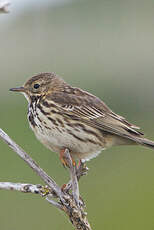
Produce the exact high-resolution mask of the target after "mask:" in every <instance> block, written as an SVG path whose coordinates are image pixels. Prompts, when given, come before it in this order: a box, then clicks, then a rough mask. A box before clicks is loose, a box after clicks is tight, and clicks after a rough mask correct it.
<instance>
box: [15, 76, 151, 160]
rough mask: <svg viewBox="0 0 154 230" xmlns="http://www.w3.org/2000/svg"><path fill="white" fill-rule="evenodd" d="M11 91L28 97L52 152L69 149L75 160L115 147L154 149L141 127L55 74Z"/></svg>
mask: <svg viewBox="0 0 154 230" xmlns="http://www.w3.org/2000/svg"><path fill="white" fill-rule="evenodd" d="M10 90H11V91H17V92H22V93H23V94H24V95H25V97H26V98H27V100H28V104H29V106H28V120H29V123H30V126H31V128H32V130H33V131H34V133H35V135H36V136H37V138H38V139H39V140H40V141H41V142H42V143H43V144H44V145H45V146H47V147H48V148H49V149H51V150H52V151H55V152H58V153H60V152H62V151H63V149H65V148H68V149H69V150H70V152H71V155H72V158H78V159H85V160H89V159H91V158H93V157H94V156H96V155H97V154H98V153H100V152H101V150H103V149H105V148H108V147H111V146H114V145H133V144H140V145H144V146H147V147H150V148H154V142H153V141H151V140H148V139H145V138H144V137H143V134H142V133H141V132H139V131H138V130H137V129H139V128H138V127H137V126H135V125H133V124H131V123H129V122H128V121H127V120H126V119H125V118H123V117H122V116H119V115H117V114H115V113H114V112H113V111H112V110H111V109H110V108H109V107H108V106H107V105H106V104H105V103H104V102H103V101H101V100H100V99H99V98H97V97H96V96H94V95H92V94H90V93H88V92H86V91H84V90H81V89H79V88H76V87H72V86H70V85H69V84H67V83H66V82H65V81H64V80H63V79H62V78H60V77H59V76H57V75H56V74H54V73H41V74H38V75H36V76H34V77H32V78H30V79H29V80H28V81H27V82H26V83H25V84H24V86H23V87H19V88H12V89H10Z"/></svg>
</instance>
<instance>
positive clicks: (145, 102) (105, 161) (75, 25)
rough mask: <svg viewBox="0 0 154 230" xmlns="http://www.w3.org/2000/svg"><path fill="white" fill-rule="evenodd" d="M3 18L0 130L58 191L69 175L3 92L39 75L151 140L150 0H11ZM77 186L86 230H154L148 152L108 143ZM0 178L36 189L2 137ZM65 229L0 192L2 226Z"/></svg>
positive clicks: (54, 214)
mask: <svg viewBox="0 0 154 230" xmlns="http://www.w3.org/2000/svg"><path fill="white" fill-rule="evenodd" d="M10 11H11V12H10V13H9V14H1V15H0V127H1V128H2V129H4V130H5V131H6V132H7V133H8V134H9V135H10V136H11V137H12V138H13V139H14V140H15V141H16V142H17V143H18V144H20V145H21V146H22V147H23V148H24V149H25V150H26V151H27V152H28V153H30V155H31V156H32V157H33V158H34V159H35V160H36V161H37V162H38V163H39V164H40V166H41V167H42V168H43V169H45V170H46V171H47V173H48V174H49V175H51V176H52V177H53V178H54V179H55V180H56V181H57V183H59V184H60V185H62V184H63V183H66V182H67V180H68V172H67V170H65V169H64V168H63V167H62V166H61V163H60V161H59V159H58V155H57V154H55V153H51V152H50V151H49V150H47V149H46V148H45V147H44V146H42V145H41V144H40V143H39V141H37V140H36V138H35V137H34V134H33V133H32V131H31V130H30V129H29V125H28V122H27V102H26V100H25V98H24V97H23V96H22V95H18V94H13V93H11V92H9V91H8V89H9V88H11V87H16V86H21V85H22V84H23V83H24V82H25V81H26V80H27V78H29V77H31V76H33V75H34V74H36V73H39V72H44V71H45V72H48V71H49V72H56V73H57V74H59V75H60V76H62V77H63V78H64V79H65V80H66V81H67V82H68V83H70V84H72V85H74V86H77V87H81V88H83V89H85V90H88V91H90V92H91V93H93V94H95V95H97V96H99V97H100V98H101V99H103V100H104V101H105V102H106V103H107V105H109V106H110V107H111V108H112V110H113V111H114V112H116V113H119V114H120V115H122V116H124V117H126V118H127V119H128V120H129V121H130V122H133V123H135V124H136V125H138V126H141V127H142V130H144V132H145V134H146V136H147V137H149V138H151V139H153V140H154V1H153V0H133V1H128V0H123V1H122V0H116V1H115V0H108V1H107V0H101V1H98V0H42V1H41V0H37V1H36V0H35V1H34V0H22V1H21V0H12V1H11V6H10ZM87 165H88V167H89V168H90V171H89V174H88V176H86V177H84V178H82V179H81V181H80V191H81V195H82V197H83V199H84V200H85V201H86V204H87V211H88V218H89V221H90V223H91V225H92V228H93V229H97V230H98V229H104V230H120V229H122V230H130V229H131V230H137V229H140V230H145V229H148V230H153V229H154V151H152V150H149V149H146V148H143V147H138V146H137V147H131V146H128V147H127V146H125V147H114V148H111V149H108V150H106V151H104V152H102V154H101V155H99V157H97V158H96V159H93V160H91V161H90V162H88V164H87ZM0 181H12V182H29V183H35V184H37V183H42V182H41V180H39V178H38V177H37V176H36V175H35V173H34V172H33V171H32V170H31V169H30V168H29V167H28V166H27V165H26V164H25V163H24V162H23V161H22V160H21V159H19V157H18V156H17V155H16V154H15V153H14V152H13V151H12V150H10V149H9V147H8V146H7V145H6V144H4V143H3V142H2V141H0ZM29 226H30V228H31V229H37V230H42V229H44V228H46V229H55V230H60V229H61V230H62V229H67V230H71V229H72V226H71V224H70V223H69V222H68V220H67V218H65V217H64V214H62V213H60V212H59V211H58V210H56V209H55V208H54V207H52V206H50V205H49V204H48V203H47V202H46V201H44V200H43V199H41V198H40V197H39V196H35V195H30V194H21V193H17V192H10V191H0V229H3V230H18V229H22V230H26V229H27V228H29Z"/></svg>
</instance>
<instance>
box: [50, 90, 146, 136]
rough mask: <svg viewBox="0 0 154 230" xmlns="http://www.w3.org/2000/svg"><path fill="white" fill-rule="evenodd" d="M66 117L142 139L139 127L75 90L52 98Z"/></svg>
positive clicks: (99, 102) (114, 132)
mask: <svg viewBox="0 0 154 230" xmlns="http://www.w3.org/2000/svg"><path fill="white" fill-rule="evenodd" d="M50 99H51V100H53V101H54V102H55V103H56V104H57V105H58V107H59V109H60V110H61V112H62V113H63V115H64V116H66V117H71V116H72V117H73V118H74V119H76V120H80V121H82V122H83V123H86V124H88V125H89V126H92V127H95V128H98V129H100V130H102V131H105V132H109V133H111V134H116V135H119V136H122V137H126V138H130V139H131V135H133V136H138V137H140V136H141V135H143V134H142V133H141V132H138V131H136V130H135V129H139V127H137V126H135V125H133V124H131V123H129V122H128V121H127V120H126V119H125V118H124V117H122V116H119V115H117V114H116V113H114V112H113V111H112V110H111V109H110V108H109V107H108V106H107V105H106V104H105V103H104V102H103V101H101V100H100V99H99V98H97V97H95V96H93V95H91V94H89V93H87V92H85V91H82V90H80V89H78V88H74V91H73V93H72V92H71V94H70V93H65V92H61V93H54V94H52V95H51V96H50Z"/></svg>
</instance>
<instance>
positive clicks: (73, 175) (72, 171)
mask: <svg viewBox="0 0 154 230" xmlns="http://www.w3.org/2000/svg"><path fill="white" fill-rule="evenodd" d="M64 156H65V159H66V160H67V164H68V166H69V170H70V176H71V184H72V195H73V198H74V200H75V202H76V204H77V205H79V185H78V180H77V175H76V167H75V166H74V165H73V162H72V159H71V156H70V154H69V150H68V149H65V152H64Z"/></svg>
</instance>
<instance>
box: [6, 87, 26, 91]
mask: <svg viewBox="0 0 154 230" xmlns="http://www.w3.org/2000/svg"><path fill="white" fill-rule="evenodd" d="M10 91H13V92H25V91H26V89H25V88H24V87H17V88H11V89H10Z"/></svg>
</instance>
